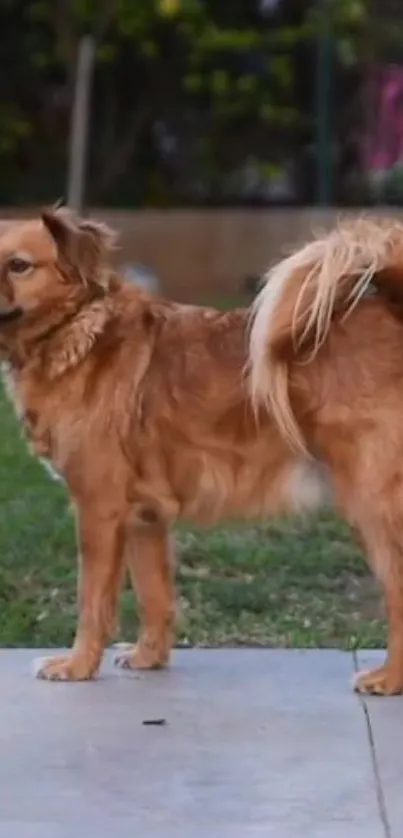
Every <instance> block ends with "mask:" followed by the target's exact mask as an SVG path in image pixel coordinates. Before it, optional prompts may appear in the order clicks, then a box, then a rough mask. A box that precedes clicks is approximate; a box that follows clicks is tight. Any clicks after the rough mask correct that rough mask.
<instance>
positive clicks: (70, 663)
mask: <svg viewBox="0 0 403 838" xmlns="http://www.w3.org/2000/svg"><path fill="white" fill-rule="evenodd" d="M33 669H34V675H35V677H36V678H41V679H42V680H44V681H89V680H90V679H91V678H93V677H94V675H95V674H96V669H94V667H93V666H91V665H90V664H89V662H88V661H87V660H86V659H84V658H82V657H79V656H75V655H65V656H63V657H59V658H39V659H37V660H36V661H34V664H33Z"/></svg>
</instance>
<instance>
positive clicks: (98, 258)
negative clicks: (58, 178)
mask: <svg viewBox="0 0 403 838" xmlns="http://www.w3.org/2000/svg"><path fill="white" fill-rule="evenodd" d="M41 218H42V222H43V224H44V225H45V227H46V229H47V230H48V232H49V233H50V234H51V236H52V238H53V240H54V241H55V243H56V245H57V249H58V253H59V256H60V258H61V260H62V261H63V262H64V263H65V264H66V266H67V267H68V268H70V269H72V270H73V272H74V274H75V275H78V276H79V278H80V279H81V280H82V282H84V283H86V284H98V285H101V286H104V285H105V282H106V276H107V274H108V273H109V272H108V271H105V267H106V263H107V260H108V256H109V254H110V252H111V251H112V250H113V249H114V247H115V244H116V239H117V236H116V234H115V233H114V232H113V230H111V229H110V228H109V227H107V226H106V224H103V223H102V222H99V221H92V220H89V219H85V218H78V217H76V216H75V215H74V214H73V213H72V212H71V211H70V210H68V209H66V208H65V207H56V208H54V209H52V210H45V211H44V212H42V215H41Z"/></svg>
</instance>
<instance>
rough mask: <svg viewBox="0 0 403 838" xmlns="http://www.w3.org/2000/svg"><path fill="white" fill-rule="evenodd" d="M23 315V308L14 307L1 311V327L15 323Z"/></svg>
mask: <svg viewBox="0 0 403 838" xmlns="http://www.w3.org/2000/svg"><path fill="white" fill-rule="evenodd" d="M22 315H23V310H22V308H21V306H14V307H13V308H7V309H0V327H1V326H6V325H7V324H8V323H15V321H16V320H19V319H20V318H21V317H22Z"/></svg>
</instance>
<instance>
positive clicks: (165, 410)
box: [0, 209, 403, 694]
mask: <svg viewBox="0 0 403 838" xmlns="http://www.w3.org/2000/svg"><path fill="white" fill-rule="evenodd" d="M112 246H113V237H112V235H111V234H110V231H108V230H107V229H105V228H104V227H103V226H102V225H99V224H97V223H95V222H93V221H88V220H83V219H76V218H74V217H73V216H72V215H71V214H69V213H68V212H66V211H65V210H61V209H58V210H55V211H52V212H46V213H43V215H42V217H41V218H40V219H35V220H33V221H28V222H19V223H15V224H13V225H12V226H11V227H10V228H9V229H8V230H7V231H6V232H5V233H4V234H3V235H2V236H1V238H0V351H1V352H2V356H3V358H4V359H6V363H7V370H6V379H7V383H8V388H9V392H10V395H11V397H12V399H13V401H14V403H15V406H16V409H17V411H18V413H19V415H20V417H21V420H22V421H23V423H24V425H25V428H26V432H27V435H28V437H29V439H30V443H31V445H32V448H33V449H34V451H35V452H36V454H37V455H38V456H40V457H42V458H45V459H47V460H48V461H50V463H51V465H52V467H53V468H54V469H55V470H56V471H57V472H58V473H59V474H60V475H61V476H62V477H63V478H64V480H65V481H66V483H67V486H68V488H69V491H70V494H71V496H72V499H73V501H74V504H75V507H76V510H77V534H78V541H79V547H80V582H79V620H78V627H77V634H76V639H75V643H74V647H73V650H72V652H71V654H70V655H68V656H66V657H62V658H57V659H51V660H48V661H46V662H44V663H43V665H42V666H41V669H40V672H39V674H40V675H41V677H44V678H49V679H85V678H90V677H92V676H93V675H94V674H95V673H96V672H97V670H98V668H99V664H100V661H101V657H102V653H103V649H104V646H105V644H106V643H107V641H108V638H109V637H110V635H111V632H112V631H113V630H114V627H115V621H116V612H117V606H118V599H119V594H120V589H121V585H122V581H123V578H124V573H125V570H126V569H128V570H129V573H130V575H131V579H132V582H133V586H134V588H135V590H136V592H137V596H138V599H139V603H140V607H141V613H142V626H141V632H140V637H139V641H138V644H137V646H136V647H134V648H133V649H131V650H129V651H128V652H126V653H125V654H123V655H122V656H121V657H120V658H119V663H120V664H121V665H123V666H128V667H155V666H162V665H164V664H165V663H167V661H168V658H169V653H170V649H171V646H172V643H173V635H174V611H175V591H174V560H173V549H172V543H171V538H170V532H171V529H172V525H173V524H174V523H175V522H176V521H177V520H178V519H181V518H184V519H188V520H192V521H195V522H199V523H203V524H211V523H214V522H216V521H219V520H222V519H224V518H231V517H232V518H236V519H239V518H240V517H241V516H242V517H245V518H260V517H264V516H269V515H276V514H279V513H283V512H287V511H288V512H295V511H297V512H302V511H311V510H315V509H317V508H318V507H320V506H321V504H323V503H328V502H329V501H330V500H332V499H333V501H334V503H335V504H336V506H337V508H338V509H339V510H340V512H341V513H342V514H343V515H344V517H345V518H346V519H347V520H348V521H349V522H350V523H351V524H352V525H353V526H354V527H355V528H356V529H357V531H358V533H359V535H360V536H361V538H362V540H363V542H364V543H365V545H366V548H367V551H368V554H369V559H370V562H371V565H372V567H373V569H374V571H375V572H376V573H377V575H378V577H379V578H380V580H381V581H382V583H383V586H384V589H385V594H386V599H387V605H388V611H389V630H390V634H389V648H388V657H387V660H386V663H385V665H384V666H383V667H381V668H380V669H379V670H376V671H375V672H371V673H369V674H363V675H360V676H359V678H358V680H357V689H359V690H362V691H370V692H375V693H382V694H391V693H398V692H402V691H403V541H402V532H403V421H402V416H403V228H402V227H400V226H399V225H396V224H394V223H392V222H385V223H382V224H381V223H379V224H378V223H373V222H371V223H370V222H366V221H359V222H356V223H354V224H350V225H346V226H344V227H340V228H338V229H336V230H334V231H332V232H331V233H330V234H329V235H328V236H326V237H324V238H323V239H322V240H319V241H316V242H313V243H312V244H309V245H307V246H306V247H305V248H303V249H302V250H300V251H298V252H297V253H296V254H295V255H294V256H292V257H291V258H290V259H289V260H285V261H284V262H282V263H280V265H278V266H277V267H275V268H274V269H273V271H272V272H271V274H270V275H269V279H268V283H267V285H266V287H265V288H264V289H263V291H262V292H261V294H260V296H259V297H258V299H257V301H256V303H255V305H254V307H253V309H252V311H251V312H250V311H246V310H245V311H243V310H242V311H234V312H229V313H220V312H217V311H214V310H212V309H205V308H197V307H191V306H181V305H177V304H174V303H169V302H166V301H164V300H159V299H156V298H154V297H151V296H148V295H147V294H145V293H144V292H142V291H140V290H139V289H137V288H136V287H134V286H133V285H131V284H129V283H126V282H123V281H122V280H121V279H120V278H119V277H118V276H116V275H115V273H114V272H113V270H112V268H111V267H110V263H109V258H108V256H109V251H110V249H111V247H112ZM369 290H371V291H373V292H374V293H371V294H368V293H367V292H368V291H369Z"/></svg>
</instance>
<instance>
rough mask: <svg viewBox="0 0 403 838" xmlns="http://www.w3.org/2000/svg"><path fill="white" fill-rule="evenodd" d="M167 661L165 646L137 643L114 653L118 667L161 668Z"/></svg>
mask: <svg viewBox="0 0 403 838" xmlns="http://www.w3.org/2000/svg"><path fill="white" fill-rule="evenodd" d="M168 661H169V651H168V652H167V650H166V649H165V648H164V649H158V648H156V647H155V646H151V645H147V644H142V643H138V644H137V645H136V646H130V647H129V648H127V649H126V650H125V651H122V652H120V653H119V654H118V655H116V657H115V661H114V663H115V666H118V667H120V669H163V668H164V666H167V664H168Z"/></svg>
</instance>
